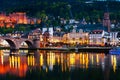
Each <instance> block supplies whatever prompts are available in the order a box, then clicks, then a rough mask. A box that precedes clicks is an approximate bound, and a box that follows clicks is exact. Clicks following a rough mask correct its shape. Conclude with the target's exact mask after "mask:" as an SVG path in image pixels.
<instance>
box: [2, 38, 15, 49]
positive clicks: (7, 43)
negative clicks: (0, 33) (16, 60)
mask: <svg viewBox="0 0 120 80" xmlns="http://www.w3.org/2000/svg"><path fill="white" fill-rule="evenodd" d="M0 45H1V46H2V47H6V48H7V47H10V49H16V45H15V43H14V41H12V40H10V39H2V40H1V43H0Z"/></svg>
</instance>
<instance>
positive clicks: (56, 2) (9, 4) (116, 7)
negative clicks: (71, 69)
mask: <svg viewBox="0 0 120 80" xmlns="http://www.w3.org/2000/svg"><path fill="white" fill-rule="evenodd" d="M86 1H88V0H0V12H6V13H10V12H17V11H19V12H27V14H28V15H30V16H36V17H38V15H37V14H38V13H41V12H43V13H44V14H46V15H50V16H61V17H64V18H72V17H73V18H76V19H82V18H83V17H85V18H86V20H88V21H89V20H92V21H97V19H98V18H99V19H101V20H102V19H103V13H104V9H105V5H106V4H107V5H108V6H109V11H110V17H111V19H112V20H116V19H117V21H119V20H120V2H93V3H86ZM69 5H70V6H69ZM71 14H72V16H71Z"/></svg>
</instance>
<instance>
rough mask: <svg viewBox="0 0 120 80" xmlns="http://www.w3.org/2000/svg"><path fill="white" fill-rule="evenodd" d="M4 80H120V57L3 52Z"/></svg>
mask: <svg viewBox="0 0 120 80" xmlns="http://www.w3.org/2000/svg"><path fill="white" fill-rule="evenodd" d="M9 53H14V54H13V55H9ZM15 54H16V55H15ZM0 80H120V55H110V54H105V53H104V52H99V53H97V52H77V53H76V52H66V51H57V50H56V51H54V50H52V51H49V50H36V51H28V50H19V51H14V52H10V51H9V50H0Z"/></svg>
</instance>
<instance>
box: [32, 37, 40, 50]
mask: <svg viewBox="0 0 120 80" xmlns="http://www.w3.org/2000/svg"><path fill="white" fill-rule="evenodd" d="M33 48H35V49H38V48H40V40H39V39H34V40H33Z"/></svg>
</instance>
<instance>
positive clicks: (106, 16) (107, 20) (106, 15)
mask: <svg viewBox="0 0 120 80" xmlns="http://www.w3.org/2000/svg"><path fill="white" fill-rule="evenodd" d="M103 26H105V27H107V31H108V32H110V18H109V11H108V6H107V5H106V7H105V12H104V19H103Z"/></svg>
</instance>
